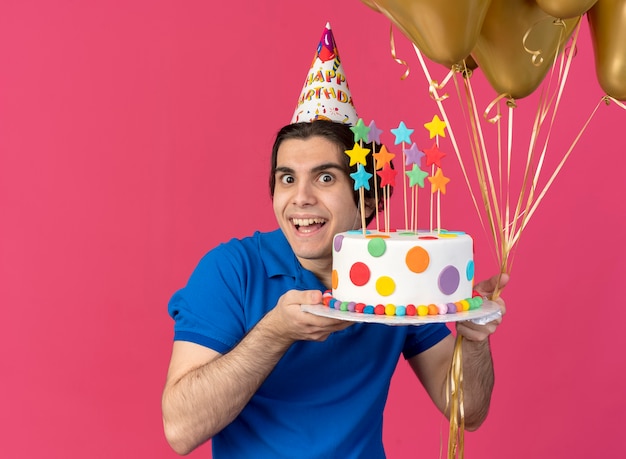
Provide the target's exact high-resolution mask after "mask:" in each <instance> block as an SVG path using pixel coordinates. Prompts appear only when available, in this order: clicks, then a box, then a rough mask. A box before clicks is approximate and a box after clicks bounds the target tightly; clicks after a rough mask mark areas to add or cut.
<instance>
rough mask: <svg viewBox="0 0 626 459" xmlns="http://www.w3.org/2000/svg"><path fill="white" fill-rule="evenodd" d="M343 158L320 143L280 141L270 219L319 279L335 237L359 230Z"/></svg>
mask: <svg viewBox="0 0 626 459" xmlns="http://www.w3.org/2000/svg"><path fill="white" fill-rule="evenodd" d="M344 154H345V153H344V152H343V151H342V150H341V149H340V148H339V146H337V145H336V144H334V143H333V142H330V141H329V140H327V139H326V138H324V137H319V136H316V137H311V138H309V139H306V140H300V139H288V140H285V141H283V143H282V144H281V145H280V147H279V149H278V154H277V158H276V176H275V178H276V186H275V188H274V200H273V205H274V214H275V215H276V220H277V221H278V224H279V226H280V228H281V229H282V231H283V233H284V234H285V236H286V237H287V240H288V241H289V244H290V245H291V248H292V249H293V251H294V253H295V254H296V256H297V257H298V259H299V260H300V263H302V266H304V267H305V268H307V269H309V270H311V271H313V272H315V273H316V274H320V273H319V272H318V271H319V270H320V269H321V270H324V269H328V270H329V272H330V264H331V262H332V250H331V247H332V240H333V236H334V235H335V234H336V233H339V232H342V231H347V230H350V229H356V228H360V213H359V211H358V208H357V206H356V204H355V203H354V198H353V184H352V179H351V178H350V177H349V176H348V175H347V174H346V172H345V162H344V160H343V158H342V156H341V155H344Z"/></svg>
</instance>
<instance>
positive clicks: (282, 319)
mask: <svg viewBox="0 0 626 459" xmlns="http://www.w3.org/2000/svg"><path fill="white" fill-rule="evenodd" d="M321 302H322V292H320V291H319V290H304V291H299V290H290V291H288V292H287V293H285V294H284V295H283V296H281V297H280V298H279V300H278V303H277V304H276V307H275V308H274V309H273V310H272V311H270V312H269V313H268V314H267V316H266V317H265V318H264V319H263V323H264V326H267V327H268V330H271V331H272V332H274V333H276V335H277V338H278V339H288V340H290V341H291V342H295V341H324V340H326V338H328V336H329V335H330V334H331V333H333V332H336V331H339V330H343V329H345V328H348V327H349V326H350V325H352V324H353V322H350V321H346V320H340V319H332V318H328V317H320V316H317V315H315V314H311V313H309V312H305V311H302V310H301V306H302V305H303V304H321Z"/></svg>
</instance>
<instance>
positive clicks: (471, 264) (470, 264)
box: [465, 260, 474, 281]
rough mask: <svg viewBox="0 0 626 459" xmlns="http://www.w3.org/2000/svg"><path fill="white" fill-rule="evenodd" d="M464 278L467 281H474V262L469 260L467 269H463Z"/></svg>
mask: <svg viewBox="0 0 626 459" xmlns="http://www.w3.org/2000/svg"><path fill="white" fill-rule="evenodd" d="M465 276H466V277H467V280H468V281H471V280H472V279H474V260H470V261H468V262H467V267H466V268H465Z"/></svg>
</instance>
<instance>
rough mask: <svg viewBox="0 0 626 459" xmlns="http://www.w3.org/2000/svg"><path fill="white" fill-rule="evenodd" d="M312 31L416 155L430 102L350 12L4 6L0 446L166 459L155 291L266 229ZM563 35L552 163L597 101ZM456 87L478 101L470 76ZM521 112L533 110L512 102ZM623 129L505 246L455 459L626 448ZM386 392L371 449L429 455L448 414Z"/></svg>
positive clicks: (408, 386) (563, 179) (608, 113)
mask: <svg viewBox="0 0 626 459" xmlns="http://www.w3.org/2000/svg"><path fill="white" fill-rule="evenodd" d="M326 21H330V22H331V24H332V27H333V31H334V33H335V38H336V40H337V44H338V47H339V51H340V55H341V57H342V60H343V63H344V69H345V71H346V74H347V78H348V81H349V84H350V88H351V91H352V95H353V97H354V100H355V103H356V105H357V108H358V110H359V114H360V116H361V117H363V118H364V119H365V120H366V122H368V121H369V120H371V119H375V120H376V123H377V124H378V126H379V127H382V128H383V129H385V130H386V134H385V135H384V136H385V137H384V139H383V140H385V141H386V142H388V143H390V142H392V138H391V137H389V136H390V134H389V129H390V128H395V127H396V126H397V125H398V122H399V121H401V120H402V121H405V122H406V123H407V125H408V126H409V127H417V129H416V135H415V136H414V140H415V141H416V142H417V143H418V145H419V146H420V147H428V146H429V143H430V141H429V140H428V138H427V131H425V130H424V129H422V128H421V126H422V124H423V123H425V122H427V121H429V120H430V119H431V118H432V116H433V115H434V114H435V113H436V112H435V106H434V104H433V101H432V100H431V99H430V98H429V97H428V94H427V87H426V85H425V80H424V77H423V75H422V72H421V70H420V68H419V65H418V62H417V60H416V58H415V54H414V53H413V51H412V48H411V47H410V44H409V43H408V41H407V40H406V39H405V38H404V37H402V36H401V35H400V34H398V33H397V34H396V42H397V45H398V53H399V55H400V57H402V58H404V59H405V60H407V61H408V62H409V65H410V67H411V74H410V76H409V78H408V79H406V80H404V81H401V80H400V76H401V74H402V72H403V71H404V69H403V67H401V66H399V65H398V64H396V63H395V62H394V61H393V59H392V58H391V55H390V51H389V22H388V21H387V20H386V19H385V18H384V17H383V16H382V15H380V14H378V13H375V12H374V11H372V10H370V9H369V8H367V7H366V6H365V5H363V4H362V3H361V2H359V1H357V0H351V1H341V2H337V1H330V0H320V1H317V2H313V3H306V4H305V3H302V2H293V1H285V0H283V1H274V2H269V1H257V2H222V3H217V2H206V1H191V0H188V1H184V2H175V1H165V0H161V1H156V0H153V1H141V0H130V1H129V0H125V1H115V0H108V1H90V2H74V1H68V0H60V1H56V2H47V1H42V0H20V1H15V0H5V1H4V2H3V3H2V6H1V7H0V63H1V64H0V66H1V67H0V301H1V302H2V311H3V314H2V317H3V320H2V324H3V332H2V333H1V334H0V340H1V342H0V361H1V363H2V371H1V373H2V378H1V382H0V388H1V390H0V456H2V457H7V458H9V457H10V458H40V457H55V458H56V457H58V458H61V457H62V458H85V457H89V458H112V457H115V458H138V457H151V458H167V457H174V456H175V455H174V453H173V452H171V451H170V449H169V447H168V445H167V444H166V442H165V440H164V437H163V433H162V425H161V413H160V395H161V389H162V386H163V383H164V379H165V372H166V368H167V363H168V360H169V352H170V347H171V339H172V322H171V320H170V318H169V317H168V315H167V311H166V305H167V301H168V299H169V297H170V295H171V294H172V293H173V292H174V291H175V290H176V289H177V288H179V287H181V286H182V285H183V284H184V282H185V281H186V279H187V278H188V276H189V274H190V272H191V270H192V269H193V267H194V266H195V264H196V262H197V261H198V259H199V258H200V257H201V256H202V255H203V254H204V253H205V252H206V251H207V250H209V249H210V248H211V247H213V246H214V245H216V244H217V243H219V242H221V241H224V240H227V239H229V238H231V237H239V236H245V235H248V234H250V233H251V232H252V231H253V230H255V229H261V230H270V229H273V228H274V227H275V223H274V218H273V213H272V210H271V204H270V199H269V196H268V192H267V185H266V184H267V171H268V158H269V149H270V146H271V142H272V138H273V135H274V133H275V132H276V130H277V129H278V128H279V127H281V126H282V125H283V124H286V123H288V122H289V120H290V118H291V115H292V112H293V109H294V107H295V103H296V99H297V97H298V95H299V90H300V88H301V85H302V82H303V81H304V77H305V74H306V71H307V70H308V66H309V64H310V62H311V59H312V57H313V53H314V50H315V47H316V45H317V41H318V39H319V37H320V35H321V32H322V29H323V26H324V24H325V23H326ZM583 23H584V24H583V29H582V32H581V37H580V41H579V47H578V53H577V56H576V58H575V60H574V64H573V70H572V74H571V76H570V79H569V81H568V85H567V91H566V93H565V96H564V102H563V105H562V109H561V111H560V112H559V115H558V118H557V122H558V126H555V128H554V131H553V142H552V144H551V145H553V146H554V150H553V156H552V157H553V158H559V157H560V156H562V154H563V152H564V151H565V150H566V149H567V148H568V147H569V145H570V143H571V142H572V140H573V138H574V136H575V135H576V134H577V133H578V132H579V130H580V129H581V127H582V125H583V123H584V121H585V120H586V118H587V117H588V116H589V114H590V113H591V111H592V109H593V108H594V107H595V104H596V103H597V101H598V100H599V99H600V97H601V96H602V91H601V89H600V88H599V86H598V84H597V82H596V79H595V75H594V72H593V53H592V50H591V45H590V38H589V34H588V29H587V26H586V20H584V21H583ZM431 68H433V69H437V70H436V72H437V73H438V74H440V75H441V74H442V69H441V68H439V67H437V66H434V65H433V66H432V67H431ZM473 81H474V82H475V85H476V86H477V88H479V92H480V94H481V96H484V97H483V98H484V99H485V100H486V101H487V102H488V101H489V100H490V99H491V98H493V97H494V96H495V95H494V94H493V93H491V92H490V90H489V88H488V87H486V86H485V85H484V83H483V84H481V81H483V76H482V75H481V74H480V71H478V72H476V73H475V75H474V77H473ZM481 88H482V89H481ZM519 105H520V112H519V113H520V114H519V115H518V118H519V119H520V120H523V119H529V116H527V115H526V116H525V115H523V114H522V113H524V112H523V110H524V109H526V108H528V107H529V106H530V107H533V108H532V109H531V110H530V112H531V113H533V110H534V107H535V105H533V104H532V97H530V98H527V99H523V100H521V101H519ZM449 110H451V111H454V107H453V106H451V108H450V109H449ZM625 115H626V114H625V113H624V111H623V110H621V109H620V108H619V107H618V106H617V105H615V104H612V105H610V106H605V105H602V107H601V108H600V110H599V111H598V113H597V115H596V116H595V118H594V119H593V120H592V122H591V124H590V126H589V128H588V129H587V131H586V132H585V134H584V136H583V138H582V140H581V141H580V143H579V144H578V146H577V148H576V150H575V151H574V154H573V155H572V157H571V158H570V160H569V162H568V163H567V164H566V167H565V169H564V170H563V172H562V173H561V174H560V175H559V176H558V179H557V181H556V183H555V184H554V186H553V188H552V189H551V190H550V192H549V193H548V194H547V196H546V198H545V200H544V201H543V203H542V205H541V206H540V208H539V211H538V212H537V213H536V215H535V216H534V217H533V220H532V221H531V223H530V225H529V226H528V228H527V230H526V231H525V232H524V235H523V238H522V240H521V243H520V246H519V247H520V250H519V251H518V253H517V256H516V258H515V264H514V267H513V272H512V281H511V284H510V286H509V287H508V288H507V289H506V291H505V294H504V297H505V299H506V300H507V304H508V313H507V315H506V320H505V322H504V324H503V325H502V327H501V328H500V329H499V331H498V333H497V334H496V336H494V338H493V340H492V345H493V352H494V358H495V365H496V371H497V382H496V388H495V393H494V397H493V404H492V408H491V413H490V416H489V418H488V420H487V421H486V423H485V424H484V426H483V427H482V428H481V429H480V430H479V431H478V432H476V433H469V434H467V436H466V457H470V458H471V457H480V458H501V457H507V458H524V459H526V458H570V459H572V458H589V457H609V456H614V454H613V453H615V452H617V451H623V450H624V446H625V444H624V443H625V442H624V435H623V430H624V427H625V426H626V415H625V413H626V391H624V388H623V369H624V367H625V363H626V362H625V358H624V354H623V353H622V352H621V351H620V349H623V348H624V340H623V339H622V338H619V336H620V334H622V333H623V324H624V321H625V319H626V312H625V310H626V309H625V308H624V306H623V304H622V303H623V298H622V297H623V291H622V290H620V289H617V287H618V286H619V285H621V284H623V283H624V280H623V276H624V274H625V272H626V270H625V268H624V266H625V264H624V260H625V259H626V245H625V244H624V242H623V239H622V236H623V234H624V231H625V230H626V227H625V225H626V224H625V223H624V202H623V199H624V198H623V191H620V190H621V187H622V186H623V183H624V178H623V177H624V161H623V154H624V146H623V135H624V134H623V132H621V130H623V129H624V126H626V125H625V123H624V120H625ZM456 132H457V136H459V137H462V134H463V132H464V127H463V125H462V124H459V125H457V127H456ZM525 138H527V137H523V136H521V135H520V137H519V142H518V143H517V144H518V145H519V146H520V153H521V154H525V146H526V143H527V140H524V139H525ZM449 152H450V156H449V157H448V161H449V162H448V163H447V164H448V165H447V168H446V169H445V172H446V175H448V176H450V177H451V178H452V182H451V183H450V184H449V185H448V194H447V195H446V197H445V201H444V204H443V215H444V217H443V219H444V221H443V226H444V227H449V228H451V229H464V230H466V231H467V232H470V233H472V234H473V235H474V236H475V239H476V247H477V272H478V277H479V278H484V277H486V276H488V275H491V274H492V273H495V272H496V270H497V267H496V263H495V261H494V259H493V257H492V243H491V242H490V238H489V237H488V236H486V235H485V233H484V232H483V230H482V228H481V226H480V223H479V220H478V218H477V215H476V211H475V210H474V208H473V207H472V205H471V201H470V200H469V197H468V196H467V193H466V188H465V184H464V182H463V179H462V177H461V175H460V172H459V170H458V165H456V164H457V163H456V161H455V160H454V159H453V157H452V152H451V150H449ZM392 385H393V390H392V393H391V395H390V398H389V403H388V406H387V412H386V424H385V443H386V447H387V452H388V456H389V457H391V458H405V457H406V458H408V457H411V458H412V457H416V454H415V451H420V452H422V455H421V456H420V457H438V456H439V449H440V446H441V443H444V444H445V439H446V437H447V423H446V422H445V421H443V420H442V418H441V417H440V416H439V415H437V414H436V413H435V411H434V409H433V408H432V406H431V404H430V402H428V401H427V400H425V398H424V395H423V392H422V390H421V388H420V387H419V385H418V383H417V382H416V381H415V380H414V378H413V377H412V376H411V375H410V374H409V372H408V371H407V366H406V365H405V363H404V362H403V361H401V362H400V364H399V367H398V371H397V374H396V376H395V378H394V380H393V383H392ZM329 428H330V429H332V428H338V426H334V427H333V426H330V425H329ZM242 441H245V439H242ZM444 449H445V448H444ZM191 457H210V446H209V445H205V446H203V447H201V448H200V449H198V450H197V451H196V452H194V453H192V455H191Z"/></svg>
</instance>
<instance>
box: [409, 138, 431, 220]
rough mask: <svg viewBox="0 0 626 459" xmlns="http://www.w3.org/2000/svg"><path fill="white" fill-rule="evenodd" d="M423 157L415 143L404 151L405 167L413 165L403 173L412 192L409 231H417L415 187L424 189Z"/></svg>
mask: <svg viewBox="0 0 626 459" xmlns="http://www.w3.org/2000/svg"><path fill="white" fill-rule="evenodd" d="M424 156H425V155H424V153H423V152H421V151H420V150H419V149H418V148H417V145H416V144H415V142H413V144H412V145H411V148H409V149H407V150H404V157H405V165H407V166H409V165H413V166H412V169H411V170H409V171H406V172H405V174H406V176H407V177H408V178H409V186H410V187H411V190H412V193H411V198H412V206H411V229H412V230H413V231H417V230H418V224H417V219H418V213H419V206H418V195H419V193H418V188H417V187H416V185H419V186H420V187H421V188H424V178H425V177H426V176H428V173H426V172H424V171H422V170H421V169H420V165H421V163H422V158H423V157H424Z"/></svg>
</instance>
